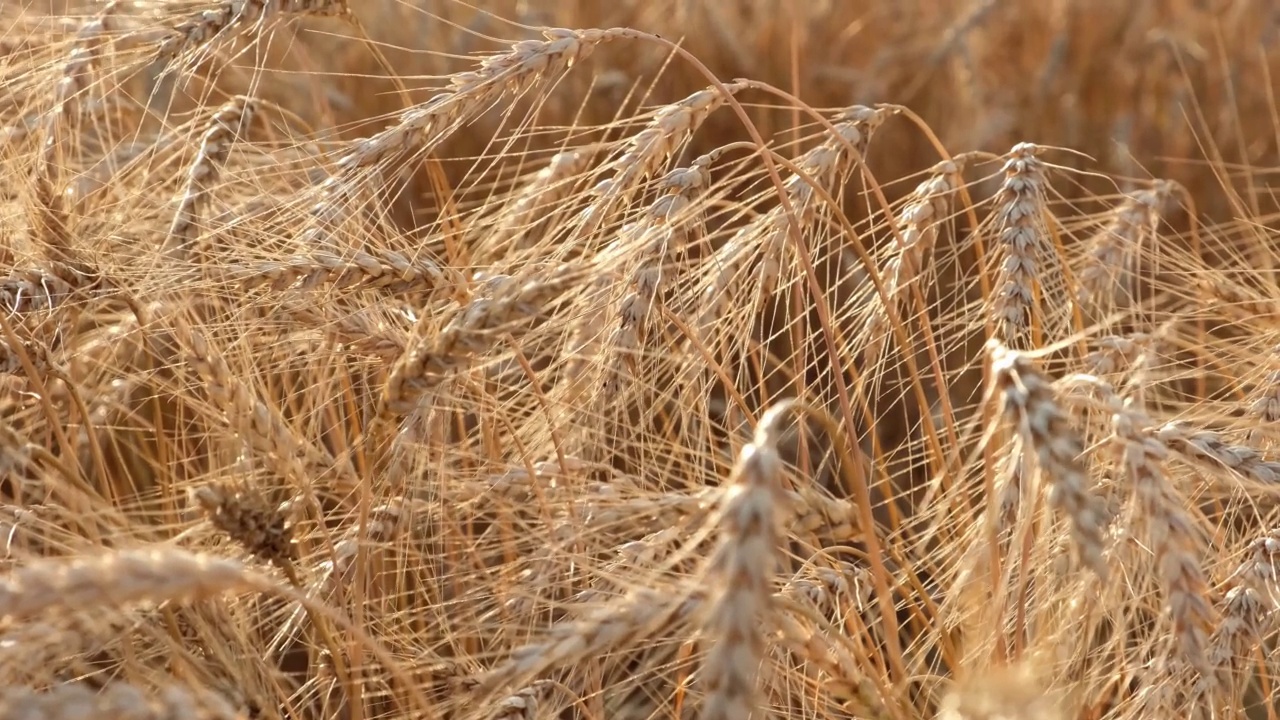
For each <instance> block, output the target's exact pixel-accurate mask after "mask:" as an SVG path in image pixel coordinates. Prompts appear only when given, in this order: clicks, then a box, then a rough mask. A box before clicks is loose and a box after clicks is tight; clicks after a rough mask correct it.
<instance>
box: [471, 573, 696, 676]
mask: <svg viewBox="0 0 1280 720" xmlns="http://www.w3.org/2000/svg"><path fill="white" fill-rule="evenodd" d="M705 606H706V598H705V597H704V596H703V595H702V594H701V592H700V591H698V590H694V591H693V592H692V593H690V594H687V595H685V596H681V595H680V593H678V592H672V591H658V590H654V589H649V588H641V589H637V590H633V591H631V592H630V593H628V594H627V595H625V596H624V597H621V598H618V599H616V600H613V601H611V602H609V603H607V604H605V605H602V606H599V607H596V608H594V609H593V610H591V611H590V612H587V613H586V614H585V616H584V617H581V618H579V619H572V620H568V621H564V622H561V623H558V624H556V625H554V626H552V627H551V629H550V631H549V632H548V633H547V637H546V638H545V639H544V640H542V641H541V642H537V643H532V644H529V645H524V646H521V647H518V648H515V649H514V650H512V651H511V655H510V657H509V658H508V659H507V660H506V661H504V662H503V663H501V664H499V665H497V666H496V667H494V668H492V669H491V670H489V671H488V672H487V673H485V674H484V675H483V676H481V677H480V678H479V682H480V687H481V688H482V689H487V690H497V689H500V688H502V687H507V686H510V685H513V684H515V683H521V682H524V681H526V680H527V678H529V677H530V676H533V675H537V674H540V673H542V672H544V671H546V670H549V669H551V668H554V667H560V666H563V665H566V664H569V663H572V662H576V661H578V660H580V659H583V658H589V657H593V656H595V655H596V654H598V653H601V652H604V651H605V650H609V651H614V652H616V651H619V650H622V649H624V648H626V647H627V646H629V645H630V644H632V643H634V642H638V641H640V640H643V639H644V638H646V637H648V636H649V635H650V634H651V633H653V632H654V631H655V630H657V629H658V628H662V627H670V626H671V625H672V624H673V623H683V622H687V621H689V620H690V619H692V618H694V617H696V616H698V615H700V614H702V613H703V612H704V611H705Z"/></svg>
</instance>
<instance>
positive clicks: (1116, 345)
mask: <svg viewBox="0 0 1280 720" xmlns="http://www.w3.org/2000/svg"><path fill="white" fill-rule="evenodd" d="M1156 340H1157V338H1156V336H1155V335H1152V334H1150V333H1144V332H1134V333H1129V334H1128V335H1106V336H1103V337H1100V338H1096V339H1095V340H1093V344H1094V345H1095V346H1096V349H1094V350H1093V351H1091V352H1090V353H1089V354H1088V355H1086V356H1085V358H1084V366H1085V370H1086V371H1087V372H1089V373H1090V374H1093V375H1114V374H1116V373H1121V372H1125V371H1128V370H1130V369H1131V368H1132V367H1133V365H1134V363H1135V362H1136V361H1137V360H1138V358H1139V357H1141V356H1142V354H1143V353H1145V352H1149V351H1150V349H1151V348H1152V346H1153V344H1154V343H1155V342H1156Z"/></svg>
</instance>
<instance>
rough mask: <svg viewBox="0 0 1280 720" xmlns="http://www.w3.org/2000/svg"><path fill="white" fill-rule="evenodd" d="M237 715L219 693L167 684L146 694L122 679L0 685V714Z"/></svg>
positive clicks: (9, 717) (179, 719)
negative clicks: (36, 686) (100, 684)
mask: <svg viewBox="0 0 1280 720" xmlns="http://www.w3.org/2000/svg"><path fill="white" fill-rule="evenodd" d="M240 717H242V716H241V715H240V714H239V713H238V712H236V710H235V708H233V707H232V706H231V704H230V703H228V702H227V701H226V699H224V698H223V697H222V696H220V695H217V694H214V693H212V692H209V691H207V690H197V689H193V688H185V687H181V686H179V685H166V686H164V687H162V688H160V689H159V690H158V691H157V692H155V693H152V694H148V693H146V692H144V691H142V690H141V689H139V688H137V687H134V686H132V685H128V684H126V683H123V682H113V683H111V684H109V685H107V686H106V687H105V688H101V689H99V688H97V687H95V686H93V685H91V684H89V683H80V682H74V683H64V684H62V685H55V686H53V687H52V688H50V689H49V690H46V691H44V692H36V691H35V690H33V689H31V688H23V687H6V688H3V689H0V720H72V719H73V718H130V720H238V719H239V718H240Z"/></svg>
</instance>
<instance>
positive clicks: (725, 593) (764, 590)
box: [701, 401, 792, 720]
mask: <svg viewBox="0 0 1280 720" xmlns="http://www.w3.org/2000/svg"><path fill="white" fill-rule="evenodd" d="M791 409H792V403H790V402H785V401H784V402H782V403H779V404H777V405H775V406H773V407H771V408H769V409H768V410H767V411H766V412H765V413H764V415H763V416H762V417H761V418H760V424H759V425H758V426H757V427H756V432H755V437H754V438H753V439H752V441H751V443H750V444H748V445H746V446H745V447H744V448H743V449H742V454H741V455H740V456H739V457H738V462H737V464H736V465H735V466H734V469H733V473H732V474H731V475H730V477H729V486H728V488H727V489H726V491H725V498H724V502H723V505H722V506H721V518H720V528H721V539H720V545H719V547H718V548H717V549H716V551H715V554H714V555H712V557H711V562H710V564H709V565H708V567H707V583H708V587H710V588H711V597H710V599H709V602H708V616H707V626H706V632H707V636H708V638H709V640H710V642H711V649H710V650H709V651H708V653H707V656H706V659H705V661H704V665H703V670H702V675H701V677H702V682H704V683H706V688H707V694H706V699H705V700H704V701H703V706H702V713H701V717H702V718H705V719H706V720H745V719H746V718H749V717H751V715H752V714H753V713H754V712H755V711H756V709H757V707H758V705H759V689H758V687H757V685H756V673H757V670H758V668H759V665H760V662H761V661H762V660H763V658H764V646H765V643H764V637H763V636H762V634H761V631H760V627H759V625H760V623H762V622H766V621H767V620H768V618H767V614H768V613H769V612H770V605H771V604H772V598H773V587H772V582H773V576H774V573H775V572H776V567H775V565H776V563H777V558H776V556H777V553H778V537H777V532H778V530H777V527H776V524H777V521H778V518H777V517H776V513H775V508H776V506H777V505H778V504H779V501H780V499H781V497H780V495H781V490H782V479H781V476H782V460H781V459H780V458H779V457H778V441H779V439H780V437H781V435H782V432H783V430H784V429H785V426H784V424H783V420H784V419H786V418H788V417H789V415H790V411H791Z"/></svg>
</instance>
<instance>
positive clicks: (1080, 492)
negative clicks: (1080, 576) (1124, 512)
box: [987, 341, 1109, 582]
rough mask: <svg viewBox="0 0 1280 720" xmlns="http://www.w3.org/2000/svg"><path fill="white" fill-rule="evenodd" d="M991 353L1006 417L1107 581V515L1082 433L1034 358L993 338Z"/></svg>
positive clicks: (1087, 557)
mask: <svg viewBox="0 0 1280 720" xmlns="http://www.w3.org/2000/svg"><path fill="white" fill-rule="evenodd" d="M987 352H988V354H989V355H990V357H991V382H992V384H993V388H992V389H993V390H995V391H996V392H998V393H1000V396H1001V405H1002V407H1003V411H1004V413H1005V416H1006V417H1008V418H1009V419H1010V420H1012V422H1013V424H1014V427H1015V428H1016V429H1017V431H1018V434H1019V436H1020V437H1021V439H1022V441H1023V442H1025V443H1026V444H1027V445H1028V446H1029V447H1030V448H1031V449H1032V450H1033V452H1034V453H1035V457H1036V461H1037V464H1038V465H1039V466H1040V470H1041V473H1042V476H1043V477H1044V479H1045V480H1046V481H1047V482H1048V483H1049V488H1050V489H1049V504H1050V505H1051V506H1052V507H1054V508H1055V509H1056V510H1058V511H1059V512H1061V513H1063V514H1064V515H1066V516H1067V519H1068V521H1069V522H1070V524H1071V535H1072V537H1073V539H1074V540H1075V544H1076V549H1077V551H1078V552H1079V553H1080V557H1081V559H1082V560H1083V561H1084V563H1085V564H1086V565H1088V566H1089V568H1090V569H1091V570H1093V572H1094V573H1095V574H1096V575H1097V576H1098V578H1099V579H1100V580H1102V581H1104V582H1105V581H1106V579H1107V577H1108V575H1109V571H1108V569H1107V561H1106V558H1105V556H1104V549H1105V545H1104V542H1103V522H1104V518H1105V515H1104V513H1103V511H1102V507H1101V503H1100V500H1099V499H1098V498H1097V497H1095V496H1094V495H1093V493H1092V490H1091V489H1090V483H1089V474H1088V472H1087V470H1086V468H1085V465H1084V457H1083V456H1084V440H1083V438H1082V437H1081V435H1080V432H1079V431H1078V430H1076V429H1075V428H1074V427H1073V426H1072V423H1071V420H1070V417H1069V416H1068V415H1067V412H1066V411H1065V410H1064V409H1063V408H1062V407H1061V405H1060V404H1059V402H1058V399H1057V396H1056V394H1055V393H1054V390H1053V387H1052V385H1050V383H1049V381H1048V380H1047V379H1046V378H1045V377H1044V376H1043V375H1041V374H1040V371H1039V370H1038V369H1036V367H1035V365H1034V364H1033V363H1032V362H1031V360H1030V359H1029V358H1027V357H1026V356H1025V355H1023V354H1021V353H1018V352H1015V351H1012V350H1010V349H1008V348H1007V347H1005V346H1004V345H1003V344H1001V343H1000V342H999V341H992V342H990V343H989V344H988V346H987Z"/></svg>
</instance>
